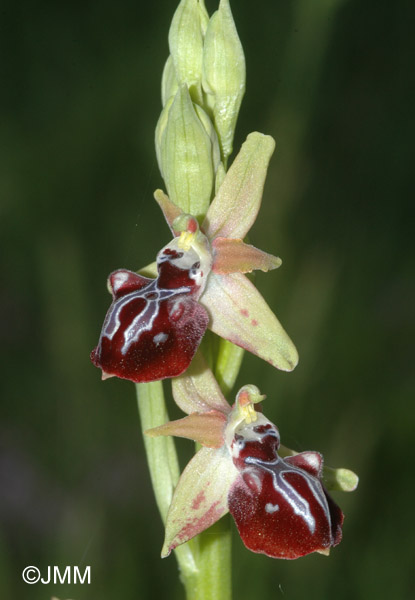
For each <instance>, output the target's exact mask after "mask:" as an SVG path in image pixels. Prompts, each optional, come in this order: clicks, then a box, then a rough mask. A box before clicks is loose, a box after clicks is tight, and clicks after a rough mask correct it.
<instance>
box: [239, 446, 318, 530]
mask: <svg viewBox="0 0 415 600" xmlns="http://www.w3.org/2000/svg"><path fill="white" fill-rule="evenodd" d="M245 463H246V464H250V465H255V466H257V467H258V468H259V469H264V471H267V472H268V473H270V474H271V475H272V483H273V487H274V489H275V491H276V492H277V493H279V494H281V495H282V496H283V498H284V499H285V500H286V501H287V502H288V504H289V505H290V506H291V508H292V509H293V511H294V513H295V514H296V515H299V516H300V517H302V518H303V520H304V521H305V522H306V524H307V527H308V528H309V530H310V533H311V534H313V533H314V532H315V528H316V520H315V518H314V517H313V515H312V513H311V510H310V504H309V502H307V500H305V499H304V498H303V497H302V496H301V495H300V494H299V493H298V492H297V490H296V489H295V488H294V487H293V486H292V485H291V484H290V483H288V481H286V479H285V477H284V475H286V474H287V473H292V472H294V473H297V474H299V475H301V477H303V478H304V479H305V481H306V482H307V485H308V487H309V489H310V491H311V493H312V494H313V496H314V498H315V499H316V500H317V502H318V503H319V504H320V506H321V507H322V509H323V511H324V512H325V514H326V516H327V520H328V521H329V522H330V512H329V509H328V504H327V500H326V498H325V496H324V494H323V495H322V494H321V493H320V482H319V481H318V480H316V478H313V476H311V475H310V474H309V473H307V471H304V470H303V469H300V468H299V467H296V466H295V465H286V468H284V467H281V468H280V463H283V464H285V463H284V461H283V460H282V459H281V458H280V457H279V456H277V458H276V459H275V460H273V461H264V460H261V459H260V458H254V457H252V456H247V457H246V458H245ZM277 465H278V468H277ZM272 506H274V505H272V504H271V503H267V505H266V506H265V510H266V511H267V512H268V513H272V512H275V511H276V510H278V509H277V508H275V510H270V509H269V508H270V507H272ZM275 506H278V505H275ZM267 507H268V509H267Z"/></svg>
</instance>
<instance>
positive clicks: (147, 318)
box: [102, 279, 191, 354]
mask: <svg viewBox="0 0 415 600" xmlns="http://www.w3.org/2000/svg"><path fill="white" fill-rule="evenodd" d="M190 291H191V288H190V287H188V286H182V287H180V288H175V289H159V287H158V281H157V279H154V281H152V282H151V283H150V284H149V285H148V286H145V287H144V288H142V289H141V290H137V291H134V292H130V293H129V294H126V295H125V296H122V297H121V298H119V299H118V300H116V301H115V303H114V306H113V309H112V311H111V314H110V318H109V319H108V323H107V324H106V325H105V328H104V330H103V334H102V337H106V338H108V339H109V340H112V338H113V337H114V335H115V334H116V332H117V331H118V329H119V327H120V325H121V320H120V313H121V311H122V309H123V308H124V307H125V306H126V305H127V304H128V303H129V302H131V301H133V300H136V299H139V298H142V299H143V300H145V302H146V306H145V307H144V309H143V310H142V311H141V312H140V313H139V314H138V315H137V316H136V317H134V319H133V320H132V321H131V323H130V325H129V326H128V327H127V328H126V329H125V331H124V344H123V346H122V348H121V353H122V354H126V353H127V352H128V349H129V347H130V346H131V344H133V343H136V342H138V340H139V338H140V335H141V334H142V333H143V332H144V331H151V329H152V327H153V324H154V321H155V319H156V318H157V315H158V314H159V311H160V302H163V301H164V300H168V299H169V298H172V297H173V296H178V295H181V294H187V293H189V292H190ZM152 295H154V298H153V297H150V298H149V297H148V296H152Z"/></svg>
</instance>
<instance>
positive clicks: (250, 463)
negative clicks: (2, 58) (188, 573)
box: [146, 353, 357, 559]
mask: <svg viewBox="0 0 415 600" xmlns="http://www.w3.org/2000/svg"><path fill="white" fill-rule="evenodd" d="M201 361H202V358H201V356H200V355H199V353H198V355H197V356H196V359H195V361H194V363H193V364H192V367H191V369H190V370H189V371H188V372H187V374H186V375H185V376H182V377H178V378H177V379H175V380H173V395H174V398H175V401H176V403H177V404H178V405H179V406H180V408H182V410H183V411H185V412H186V413H188V416H187V417H184V418H183V419H179V420H178V421H172V422H168V423H166V424H165V425H162V426H160V427H156V428H154V429H150V430H149V431H147V432H146V434H147V435H150V436H152V437H156V436H159V435H176V436H181V437H187V438H190V439H193V440H195V441H197V442H199V443H201V444H202V445H203V447H202V448H201V449H200V450H199V451H198V452H197V454H196V455H195V456H194V457H193V458H192V460H191V461H190V462H189V464H188V465H187V467H186V468H185V470H184V471H183V473H182V475H181V477H180V480H179V482H178V485H177V487H176V489H175V492H174V495H173V500H172V503H171V506H170V509H169V512H168V515H167V522H166V537H165V542H164V546H163V550H162V556H168V555H169V554H170V552H171V550H173V549H174V548H175V547H177V546H178V545H179V544H183V543H184V542H186V541H188V540H189V539H191V538H192V537H194V536H195V535H197V534H198V533H200V532H202V531H204V530H205V529H207V528H208V527H210V526H211V525H213V523H215V522H216V521H217V520H219V519H220V518H221V517H222V516H223V515H225V514H226V513H227V512H228V511H229V512H230V513H231V514H232V516H233V518H234V520H235V523H236V526H237V528H238V530H239V534H240V536H241V538H242V541H243V543H244V544H245V546H246V547H247V548H248V549H250V550H252V551H253V552H258V553H263V554H266V555H267V556H270V557H273V558H286V559H294V558H299V557H300V556H304V555H306V554H309V553H311V552H320V553H323V554H328V553H329V550H330V548H331V547H332V546H336V545H337V544H338V543H339V542H340V540H341V537H342V523H343V513H342V512H341V510H340V508H339V507H338V506H337V505H336V504H335V502H334V501H333V500H332V499H331V497H330V496H329V495H328V493H327V491H326V489H325V487H324V486H323V484H322V477H323V457H322V456H321V454H319V453H318V452H311V451H309V452H301V453H299V454H297V453H294V452H292V451H290V450H288V449H286V448H284V447H282V446H281V445H280V434H279V431H278V429H277V427H276V426H275V425H274V424H273V423H271V421H269V420H268V419H267V418H266V417H265V416H264V415H263V414H262V413H261V412H257V411H256V410H255V408H254V405H255V404H256V403H258V402H260V401H261V400H263V399H264V396H261V395H260V393H259V391H258V389H257V388H256V387H255V386H253V385H248V386H244V387H243V388H242V389H241V390H240V391H239V392H238V394H237V396H236V402H235V404H234V406H233V407H232V408H231V407H230V406H229V404H228V403H227V401H226V400H225V398H224V397H223V395H222V393H221V391H220V389H219V387H218V384H217V382H216V380H215V379H214V377H213V374H212V373H211V371H210V370H209V369H208V368H207V367H206V365H204V364H203V362H201ZM287 454H293V455H292V456H287ZM338 471H339V473H338V477H339V478H340V479H338V482H337V483H339V481H340V480H341V484H340V486H339V485H338V486H337V487H338V488H339V487H340V489H343V490H347V491H351V490H353V489H355V487H356V485H357V477H356V475H354V473H352V472H351V471H348V470H347V469H339V470H338ZM333 487H334V486H333Z"/></svg>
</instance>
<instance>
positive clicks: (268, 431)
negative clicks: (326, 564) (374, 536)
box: [229, 423, 343, 559]
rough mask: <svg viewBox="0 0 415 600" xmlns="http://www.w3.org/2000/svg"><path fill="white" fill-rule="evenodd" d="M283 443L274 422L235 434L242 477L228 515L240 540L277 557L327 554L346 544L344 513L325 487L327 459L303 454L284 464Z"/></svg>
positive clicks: (235, 455)
mask: <svg viewBox="0 0 415 600" xmlns="http://www.w3.org/2000/svg"><path fill="white" fill-rule="evenodd" d="M245 432H246V435H245ZM279 443H280V438H279V433H278V430H277V428H276V427H275V426H274V425H272V424H271V423H268V424H266V425H257V426H255V424H252V426H251V427H250V428H249V427H245V428H244V429H243V430H242V435H238V434H236V435H235V439H234V442H233V445H232V456H233V462H234V464H235V466H236V467H237V468H238V469H239V470H240V472H241V476H242V477H240V478H239V479H238V480H237V481H236V483H235V484H234V486H233V487H232V489H231V491H230V493H229V510H230V512H231V514H232V516H233V517H234V519H235V522H236V525H237V527H238V530H239V533H240V535H241V538H242V540H243V542H244V544H245V546H246V547H247V548H249V549H250V550H252V551H253V552H260V553H263V554H266V555H268V556H271V557H273V558H287V559H294V558H299V557H300V556H304V555H305V554H309V553H310V552H316V551H320V552H321V551H323V552H324V551H327V550H328V549H329V548H330V547H331V546H336V545H337V544H338V543H339V542H340V540H341V535H342V533H341V526H342V523H343V514H342V512H341V510H340V508H339V507H338V506H337V505H336V504H335V503H334V502H333V500H332V499H331V498H330V497H329V496H328V494H327V492H326V491H325V489H324V488H323V486H322V484H321V481H320V477H321V469H322V457H321V455H320V454H319V453H318V452H303V453H301V454H297V455H296V456H290V457H288V458H284V459H283V458H280V457H279V456H278V454H277V450H278V447H279Z"/></svg>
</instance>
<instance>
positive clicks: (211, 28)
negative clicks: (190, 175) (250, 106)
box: [203, 0, 245, 162]
mask: <svg viewBox="0 0 415 600" xmlns="http://www.w3.org/2000/svg"><path fill="white" fill-rule="evenodd" d="M203 90H204V91H205V93H206V94H207V101H208V105H209V106H210V107H211V108H212V110H213V117H214V121H215V127H216V131H217V133H218V136H219V141H220V144H221V148H222V155H223V158H224V160H225V162H226V159H227V157H228V156H229V155H230V154H231V152H232V143H233V136H234V133H235V126H236V120H237V118H238V113H239V108H240V106H241V102H242V98H243V95H244V93H245V57H244V53H243V49H242V45H241V42H240V40H239V37H238V33H237V31H236V27H235V23H234V20H233V17H232V12H231V8H230V6H229V0H221V2H220V4H219V9H218V10H217V11H216V12H215V13H214V14H213V15H212V18H211V19H210V21H209V25H208V28H207V31H206V35H205V41H204V50H203Z"/></svg>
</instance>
